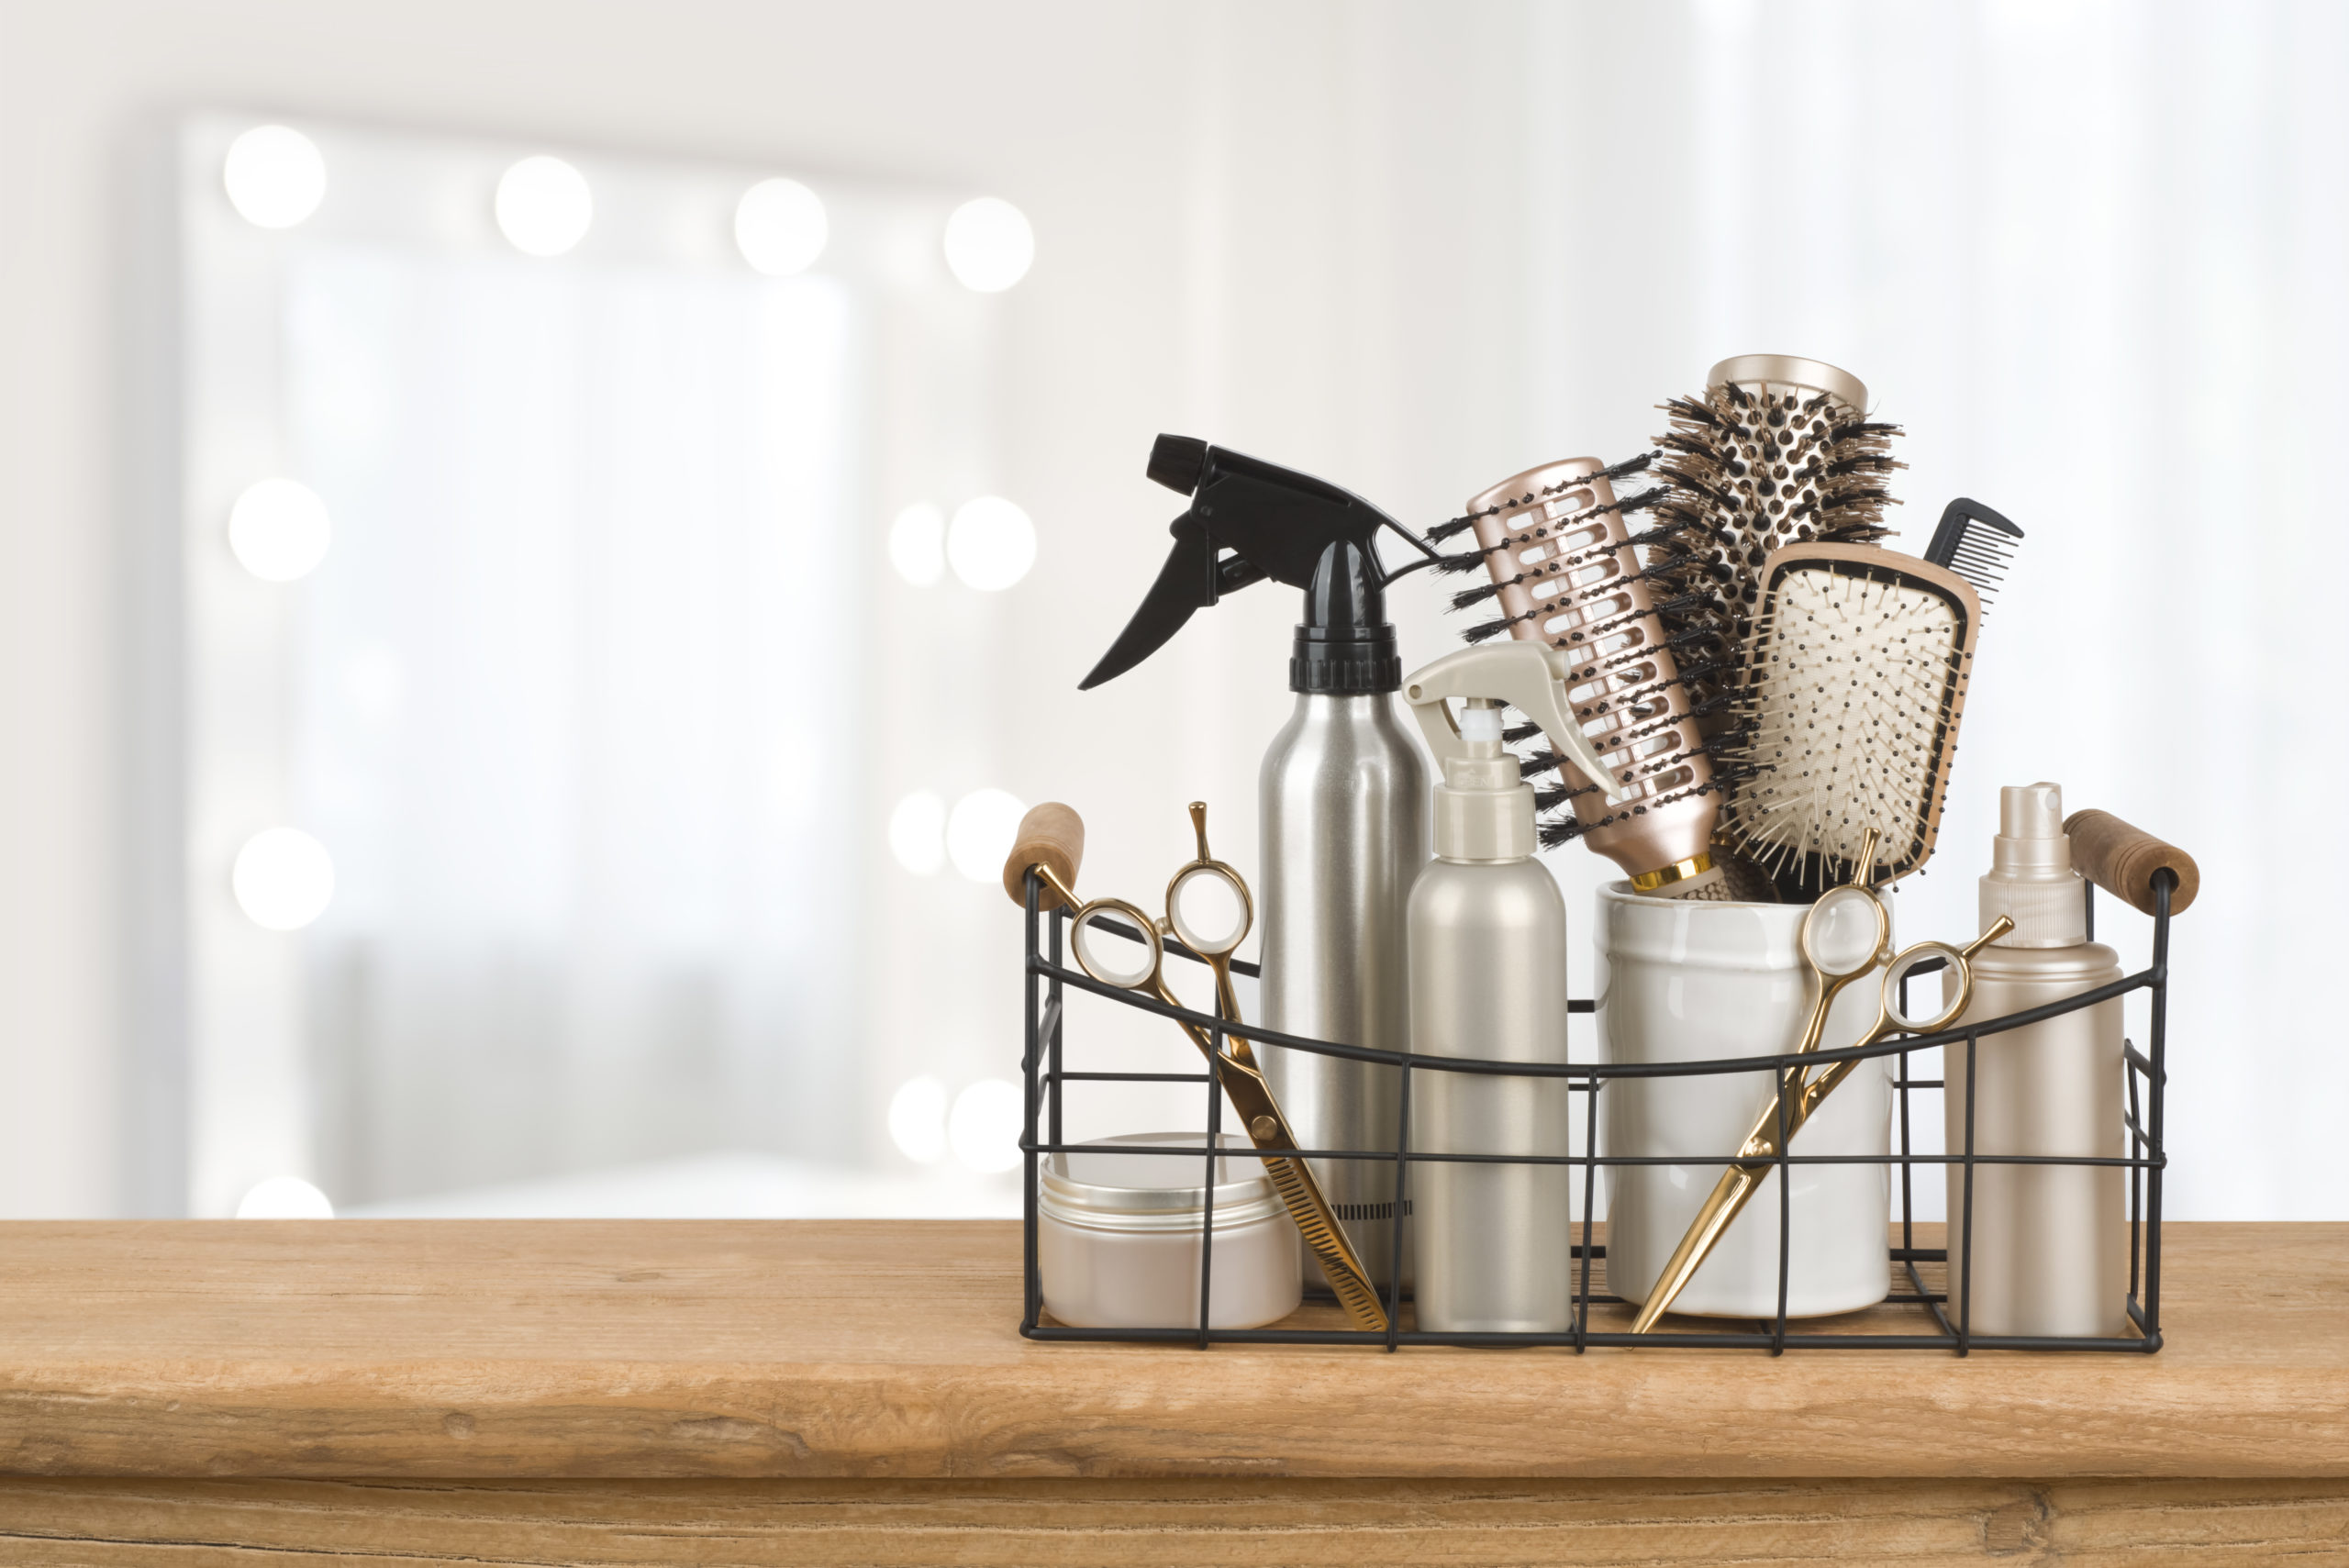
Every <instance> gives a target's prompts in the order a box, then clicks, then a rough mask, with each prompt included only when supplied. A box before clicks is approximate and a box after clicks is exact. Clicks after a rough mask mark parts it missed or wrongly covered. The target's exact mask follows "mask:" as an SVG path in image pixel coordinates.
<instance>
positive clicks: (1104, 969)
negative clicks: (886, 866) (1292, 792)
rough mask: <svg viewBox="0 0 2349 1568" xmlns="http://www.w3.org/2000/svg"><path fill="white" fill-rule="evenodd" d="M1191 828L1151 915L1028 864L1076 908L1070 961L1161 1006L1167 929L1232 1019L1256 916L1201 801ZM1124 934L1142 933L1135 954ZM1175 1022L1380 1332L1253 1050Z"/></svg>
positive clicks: (1379, 1311) (1165, 997)
mask: <svg viewBox="0 0 2349 1568" xmlns="http://www.w3.org/2000/svg"><path fill="white" fill-rule="evenodd" d="M1191 828H1192V830H1193V831H1194V832H1195V833H1197V836H1198V843H1199V853H1198V858H1197V860H1193V861H1189V862H1185V863H1184V864H1183V865H1182V866H1181V867H1180V868H1179V869H1177V870H1176V872H1175V874H1174V876H1173V877H1171V878H1170V879H1169V880H1168V881H1167V884H1166V914H1165V915H1164V917H1163V918H1160V919H1156V920H1153V919H1152V918H1151V917H1149V916H1148V915H1146V914H1144V913H1143V912H1142V911H1141V908H1140V907H1139V906H1135V905H1133V904H1130V903H1128V902H1127V901H1126V900H1124V899H1122V898H1095V899H1091V900H1086V901H1082V902H1080V901H1079V900H1078V898H1077V896H1076V894H1075V892H1074V890H1073V889H1071V888H1069V887H1068V886H1066V885H1065V884H1063V883H1062V881H1061V879H1060V877H1059V876H1058V875H1057V874H1056V873H1054V872H1053V871H1052V868H1051V867H1050V866H1047V865H1043V864H1041V863H1040V864H1038V865H1036V866H1034V867H1033V868H1031V869H1033V870H1034V872H1035V873H1036V874H1037V875H1038V876H1040V877H1041V878H1043V879H1044V881H1045V882H1047V883H1049V884H1051V885H1052V890H1053V891H1054V892H1056V893H1058V894H1059V895H1061V897H1062V898H1063V899H1064V900H1065V901H1066V902H1067V903H1068V904H1069V906H1071V907H1072V908H1073V909H1074V910H1075V914H1074V916H1073V917H1072V922H1073V923H1072V925H1071V927H1070V945H1071V946H1072V947H1074V949H1075V950H1076V962H1077V963H1078V965H1079V966H1080V967H1082V968H1083V969H1084V971H1085V973H1087V974H1089V975H1091V976H1092V977H1093V978H1094V979H1096V980H1097V981H1099V982H1100V983H1101V984H1104V985H1115V986H1118V987H1119V989H1121V990H1127V991H1141V992H1146V993H1148V994H1149V995H1152V996H1155V997H1157V998H1158V999H1159V1000H1160V1001H1162V1002H1163V1003H1165V1004H1166V1005H1167V1006H1170V1007H1179V1006H1183V1003H1182V1002H1181V1000H1180V999H1179V998H1177V997H1176V996H1175V993H1174V991H1173V989H1172V988H1171V987H1169V986H1168V985H1167V984H1166V975H1165V964H1164V960H1165V951H1166V939H1167V938H1168V937H1173V938H1175V939H1176V940H1179V941H1180V942H1181V943H1182V944H1183V945H1184V946H1185V947H1186V948H1188V949H1189V950H1190V951H1193V952H1195V953H1197V955H1198V956H1199V957H1200V958H1202V959H1204V960H1206V961H1207V963H1208V967H1209V968H1211V969H1213V970H1214V971H1215V994H1216V1002H1217V1011H1218V1012H1219V1013H1220V1014H1221V1015H1222V1016H1223V1017H1224V1018H1228V1019H1230V1022H1231V1023H1233V1024H1235V1025H1236V1024H1238V1023H1239V1022H1240V1021H1241V1019H1240V998H1239V995H1238V993H1237V992H1236V991H1234V989H1233V988H1232V984H1231V955H1232V953H1233V952H1234V951H1237V950H1238V949H1239V946H1240V944H1241V942H1242V941H1244V940H1247V937H1248V932H1249V929H1250V928H1252V926H1254V925H1255V923H1256V901H1255V899H1254V898H1253V897H1252V896H1251V895H1249V892H1248V883H1247V880H1246V879H1245V878H1243V877H1242V876H1241V874H1240V873H1238V872H1236V871H1234V870H1232V869H1231V867H1230V866H1228V865H1226V864H1224V863H1223V862H1221V861H1219V860H1217V859H1216V858H1215V857H1214V856H1213V855H1211V854H1209V853H1208V808H1207V803H1206V802H1205V801H1197V800H1195V801H1193V802H1192V803H1191ZM1112 918H1115V919H1119V920H1122V921H1124V922H1126V923H1127V924H1129V925H1130V926H1131V927H1132V928H1133V931H1132V933H1131V934H1129V933H1127V932H1124V931H1120V930H1117V929H1114V928H1112V927H1110V926H1109V925H1108V924H1107V923H1106V922H1107V921H1108V920H1109V919H1112ZM1133 935H1139V936H1140V937H1141V949H1140V956H1139V957H1137V956H1136V950H1135V948H1134V946H1133V942H1132V936H1133ZM1175 1022H1176V1023H1177V1024H1179V1025H1181V1026H1182V1029H1183V1032H1184V1033H1185V1034H1186V1035H1188V1036H1190V1037H1191V1043H1192V1044H1193V1045H1196V1046H1197V1047H1198V1048H1199V1051H1200V1053H1201V1054H1202V1055H1204V1056H1206V1057H1207V1058H1208V1060H1209V1061H1211V1062H1217V1063H1218V1064H1219V1065H1220V1067H1221V1068H1222V1071H1221V1073H1219V1074H1218V1076H1219V1077H1220V1078H1221V1079H1222V1082H1223V1092H1224V1093H1225V1094H1226V1095H1229V1096H1230V1099H1231V1103H1232V1106H1234V1108H1236V1109H1237V1110H1238V1111H1239V1112H1240V1119H1241V1122H1242V1123H1243V1124H1244V1125H1245V1126H1246V1127H1247V1129H1248V1140H1249V1141H1250V1142H1252V1143H1253V1144H1254V1145H1255V1146H1256V1151H1257V1153H1258V1154H1259V1155H1261V1156H1262V1157H1263V1159H1264V1170H1265V1172H1266V1173H1268V1174H1270V1175H1271V1177H1272V1179H1273V1187H1274V1189H1275V1191H1276V1192H1278V1193H1279V1194H1280V1198H1281V1203H1282V1205H1283V1207H1286V1209H1287V1210H1288V1214H1289V1218H1291V1219H1293V1220H1295V1221H1296V1222H1297V1229H1298V1231H1299V1232H1301V1233H1302V1234H1303V1235H1304V1237H1305V1244H1306V1246H1308V1248H1310V1249H1311V1250H1312V1251H1313V1255H1314V1257H1315V1258H1316V1259H1318V1260H1319V1262H1320V1264H1321V1272H1322V1273H1324V1274H1326V1275H1327V1276H1328V1277H1329V1281H1330V1289H1331V1290H1333V1291H1335V1292H1336V1293H1337V1296H1338V1301H1339V1303H1340V1305H1341V1306H1343V1307H1345V1309H1346V1312H1347V1314H1348V1315H1349V1316H1350V1317H1352V1318H1353V1320H1354V1323H1355V1324H1356V1326H1357V1327H1360V1328H1363V1329H1372V1330H1375V1331H1376V1332H1380V1333H1384V1332H1385V1331H1386V1308H1385V1307H1381V1306H1380V1305H1379V1300H1378V1291H1377V1289H1376V1288H1375V1286H1373V1285H1372V1284H1371V1283H1370V1275H1369V1273H1368V1272H1367V1271H1366V1270H1364V1268H1363V1266H1362V1259H1361V1258H1360V1257H1359V1256H1357V1255H1356V1254H1355V1252H1354V1250H1353V1243H1352V1242H1350V1241H1348V1240H1346V1233H1345V1230H1344V1229H1343V1228H1342V1227H1341V1226H1340V1224H1339V1223H1338V1217H1337V1214H1336V1212H1335V1211H1333V1210H1332V1209H1331V1208H1330V1200H1329V1199H1328V1198H1327V1197H1325V1196H1324V1195H1322V1192H1321V1184H1320V1183H1319V1182H1318V1181H1316V1180H1315V1179H1314V1176H1313V1173H1312V1172H1311V1171H1310V1170H1309V1169H1308V1168H1307V1166H1306V1163H1305V1162H1304V1161H1302V1160H1300V1159H1298V1158H1297V1156H1296V1153H1295V1151H1296V1149H1297V1135H1296V1133H1294V1132H1293V1131H1291V1130H1290V1128H1289V1125H1288V1118H1286V1117H1285V1116H1283V1115H1282V1114H1281V1107H1280V1104H1279V1102H1278V1101H1277V1100H1275V1098H1274V1096H1273V1090H1272V1085H1271V1084H1268V1083H1266V1082H1265V1080H1264V1070H1263V1069H1262V1068H1260V1067H1258V1066H1257V1065H1256V1053H1255V1051H1254V1049H1253V1048H1252V1047H1251V1046H1250V1045H1249V1043H1248V1041H1247V1040H1244V1039H1242V1038H1241V1036H1239V1035H1237V1034H1234V1033H1232V1032H1231V1031H1230V1029H1227V1030H1225V1031H1224V1037H1223V1038H1224V1042H1225V1049H1224V1050H1223V1051H1221V1052H1218V1051H1217V1050H1216V1048H1215V1041H1214V1040H1213V1038H1212V1037H1211V1036H1210V1035H1209V1034H1208V1031H1207V1030H1205V1029H1201V1028H1199V1027H1198V1026H1197V1024H1194V1023H1192V1022H1190V1021H1189V1020H1188V1019H1185V1018H1177V1019H1175Z"/></svg>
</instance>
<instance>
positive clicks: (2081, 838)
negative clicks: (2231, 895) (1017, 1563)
mask: <svg viewBox="0 0 2349 1568" xmlns="http://www.w3.org/2000/svg"><path fill="white" fill-rule="evenodd" d="M2064 831H2065V833H2067V834H2069V835H2070V836H2071V840H2072V864H2073V866H2074V868H2075V869H2076V870H2077V871H2078V872H2079V873H2081V874H2082V875H2083V876H2086V877H2087V879H2088V880H2089V881H2090V882H2093V883H2095V884H2097V885H2098V886H2099V887H2101V888H2103V889H2104V890H2105V891H2106V892H2107V893H2110V894H2111V895H2113V896H2114V897H2115V898H2118V899H2120V900H2121V902H2122V903H2124V904H2126V905H2129V906H2131V907H2132V908H2135V909H2140V910H2143V912H2144V913H2146V914H2148V915H2150V914H2152V913H2153V912H2154V873H2155V872H2158V871H2165V872H2168V873H2170V874H2171V875H2172V876H2175V877H2176V878H2177V888H2176V891H2175V892H2173V893H2172V894H2171V895H2169V912H2170V913H2171V914H2173V915H2183V914H2184V913H2186V910H2187V907H2188V906H2189V905H2191V904H2192V903H2193V902H2194V895H2196V894H2197V893H2199V892H2200V891H2201V890H2202V872H2201V868H2200V867H2199V866H2197V865H2196V864H2195V863H2194V857H2193V856H2192V855H2189V854H2188V853H2187V852H2186V851H2184V850H2181V849H2179V848H2178V847H2177V846H2176V845H2175V844H2167V843H2164V842H2163V841H2162V840H2159V839H2156V838H2154V836H2153V835H2152V834H2151V833H2148V832H2146V831H2145V830H2144V829H2143V828H2132V827H2131V826H2130V825H2129V824H2128V823H2126V822H2123V821H2122V820H2121V818H2120V817H2115V816H2114V815H2113V814H2112V813H2111V812H2110V811H2075V812H2074V813H2072V815H2071V816H2069V817H2065V819H2064Z"/></svg>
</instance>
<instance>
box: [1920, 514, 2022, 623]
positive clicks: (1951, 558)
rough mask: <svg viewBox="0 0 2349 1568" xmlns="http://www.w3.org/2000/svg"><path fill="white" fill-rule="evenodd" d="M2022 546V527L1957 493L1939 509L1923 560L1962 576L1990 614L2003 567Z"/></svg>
mask: <svg viewBox="0 0 2349 1568" xmlns="http://www.w3.org/2000/svg"><path fill="white" fill-rule="evenodd" d="M2021 548H2022V530H2021V528H2017V527H2015V525H2014V524H2013V523H2011V522H2009V520H2008V519H2007V518H2005V517H2001V516H1999V515H1998V513H1997V512H1994V511H1992V510H1991V509H1990V508H1989V507H1987V506H1984V505H1983V504H1982V503H1981V502H1979V501H1976V500H1973V499H1971V498H1969V497H1967V496H1964V495H1960V496H1959V497H1958V498H1957V499H1956V500H1954V501H1952V502H1951V503H1950V504H1949V505H1948V506H1944V507H1943V508H1942V520H1941V523H1940V525H1939V526H1938V527H1937V528H1934V529H1933V542H1932V545H1930V546H1929V547H1928V548H1927V549H1926V550H1925V559H1926V560H1927V561H1930V562H1932V563H1933V564H1934V565H1936V566H1946V567H1948V568H1949V569H1950V570H1951V571H1953V572H1954V573H1957V574H1958V575H1959V576H1960V577H1963V578H1965V583H1966V585H1967V586H1968V587H1970V588H1972V589H1973V590H1974V596H1975V597H1976V598H1977V599H1980V600H1981V601H1982V613H1983V615H1984V616H1985V617H1987V616H1988V615H1989V613H1990V598H1991V595H1994V594H1995V593H1997V592H1998V589H1999V588H2001V587H2003V586H2005V584H2006V580H2007V568H2008V567H2009V565H2010V564H2011V563H2012V562H2013V561H2014V558H2015V551H2016V550H2020V549H2021Z"/></svg>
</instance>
